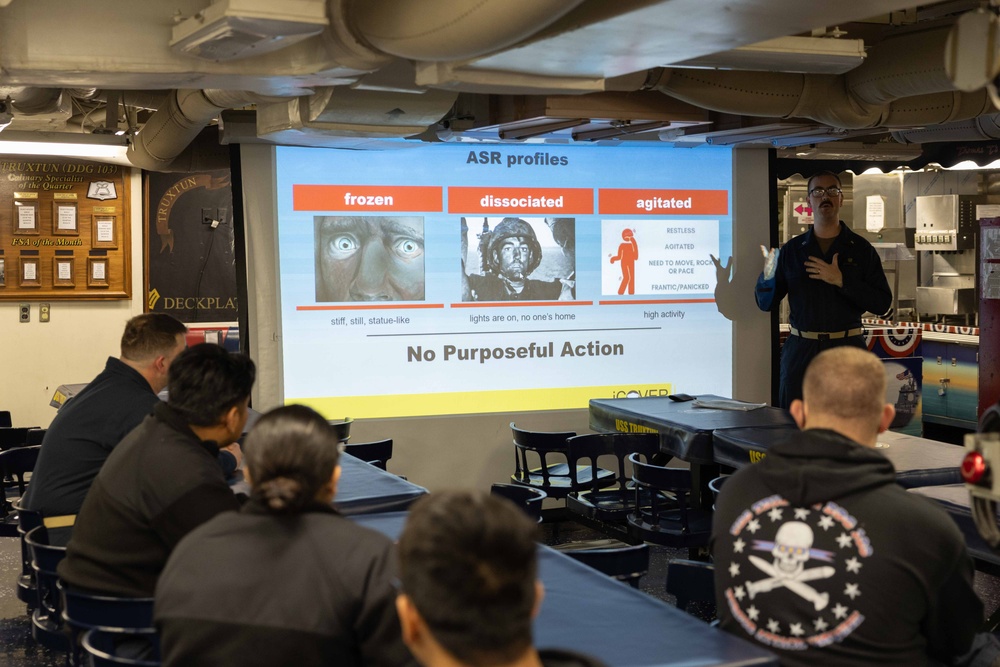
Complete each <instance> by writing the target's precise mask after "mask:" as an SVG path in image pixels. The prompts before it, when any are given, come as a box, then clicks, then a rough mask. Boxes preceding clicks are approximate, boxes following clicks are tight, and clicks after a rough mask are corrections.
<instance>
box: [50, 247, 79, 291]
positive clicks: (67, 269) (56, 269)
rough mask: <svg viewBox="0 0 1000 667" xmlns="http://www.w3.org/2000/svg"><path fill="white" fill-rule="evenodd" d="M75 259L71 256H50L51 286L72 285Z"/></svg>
mask: <svg viewBox="0 0 1000 667" xmlns="http://www.w3.org/2000/svg"><path fill="white" fill-rule="evenodd" d="M75 265H76V263H75V261H74V260H73V258H72V257H60V256H58V255H57V256H55V257H53V258H52V286H53V287H73V286H74V285H75V283H74V282H73V275H74V268H75Z"/></svg>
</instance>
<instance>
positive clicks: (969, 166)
mask: <svg viewBox="0 0 1000 667" xmlns="http://www.w3.org/2000/svg"><path fill="white" fill-rule="evenodd" d="M938 166H939V167H940V166H941V165H938ZM941 168H942V169H945V170H948V171H970V170H973V169H1000V160H994V161H993V162H990V163H989V164H986V165H983V166H982V167H980V166H979V165H978V164H976V163H975V162H973V161H972V160H965V161H964V162H959V163H958V164H954V165H952V166H950V167H941Z"/></svg>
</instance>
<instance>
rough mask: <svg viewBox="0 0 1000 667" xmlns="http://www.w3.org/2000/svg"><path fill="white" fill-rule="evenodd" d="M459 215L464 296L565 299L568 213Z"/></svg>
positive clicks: (569, 283) (569, 274) (570, 288)
mask: <svg viewBox="0 0 1000 667" xmlns="http://www.w3.org/2000/svg"><path fill="white" fill-rule="evenodd" d="M479 220H480V218H462V281H463V285H462V287H463V289H462V300H463V301H557V300H558V301H570V300H572V299H574V298H575V296H576V281H575V280H574V277H575V275H576V266H575V264H576V261H575V260H576V258H575V250H576V241H575V236H576V230H575V220H574V219H573V218H547V219H546V218H515V217H506V218H502V219H501V218H482V219H481V220H482V222H481V223H480V222H478V221H479Z"/></svg>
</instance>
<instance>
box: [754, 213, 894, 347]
mask: <svg viewBox="0 0 1000 667" xmlns="http://www.w3.org/2000/svg"><path fill="white" fill-rule="evenodd" d="M835 254H836V255H838V258H837V260H838V265H839V267H840V272H841V273H842V274H843V276H844V286H843V287H836V286H834V285H831V284H829V283H826V282H823V281H822V280H819V279H816V278H810V277H809V275H808V274H807V273H806V266H805V262H806V260H807V259H809V258H810V257H820V258H822V259H823V261H824V262H827V263H829V262H830V261H831V260H832V258H833V256H834V255H835ZM755 293H756V297H757V305H758V306H759V307H760V309H761V310H776V309H777V308H778V305H779V304H780V303H781V299H782V298H784V297H785V295H786V294H787V295H788V306H789V308H790V309H791V314H790V316H789V323H790V324H791V325H792V326H793V327H794V328H796V329H798V330H799V331H826V332H831V331H846V330H848V329H856V328H858V327H860V326H861V316H862V315H863V314H864V313H865V312H866V311H868V312H871V313H874V314H875V315H883V314H885V313H886V312H887V311H888V310H889V307H890V306H891V305H892V290H890V289H889V282H888V281H887V280H886V279H885V272H884V271H883V270H882V262H881V260H879V256H878V253H877V252H875V248H873V247H872V244H871V243H869V242H868V241H867V240H865V239H864V238H863V237H861V236H859V235H858V234H855V233H854V232H853V231H851V230H850V229H848V227H847V225H845V224H844V223H843V222H841V223H840V234H839V235H838V236H837V237H836V238H835V239H834V240H833V244H832V245H831V246H830V249H829V251H827V253H826V255H824V254H823V253H822V252H821V251H820V248H819V244H818V243H817V242H816V239H815V238H813V230H812V229H810V230H809V231H807V232H806V233H805V234H801V235H799V236H796V237H795V238H793V239H792V240H791V241H789V242H788V243H786V244H785V245H784V246H782V248H781V252H780V253H779V255H778V268H777V271H776V272H775V275H774V278H772V279H771V280H764V274H763V273H762V274H761V275H760V277H759V278H758V279H757V287H756V290H755Z"/></svg>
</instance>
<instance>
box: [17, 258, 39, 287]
mask: <svg viewBox="0 0 1000 667" xmlns="http://www.w3.org/2000/svg"><path fill="white" fill-rule="evenodd" d="M20 268H21V271H20V274H19V276H20V280H19V281H18V284H19V285H20V286H21V287H41V286H42V276H41V272H40V271H39V261H38V257H23V256H22V257H21V267H20Z"/></svg>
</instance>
